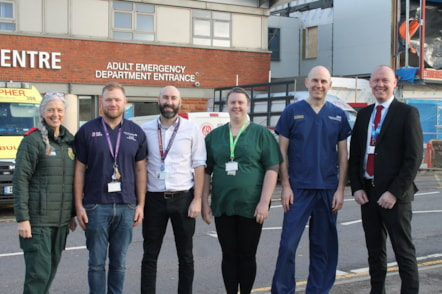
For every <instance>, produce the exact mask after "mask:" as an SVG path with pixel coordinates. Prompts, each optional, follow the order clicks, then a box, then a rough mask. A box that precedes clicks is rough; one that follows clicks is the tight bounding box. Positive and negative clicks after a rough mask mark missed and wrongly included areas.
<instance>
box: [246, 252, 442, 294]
mask: <svg viewBox="0 0 442 294" xmlns="http://www.w3.org/2000/svg"><path fill="white" fill-rule="evenodd" d="M418 265H419V280H420V289H419V293H422V294H441V293H442V259H441V258H440V256H438V257H437V259H434V260H431V261H425V262H421V263H419V262H418ZM305 286H306V281H299V282H297V283H296V293H305ZM385 290H386V293H388V294H399V293H401V279H400V277H399V272H398V268H397V267H396V266H390V267H389V268H388V273H387V279H386V285H385ZM252 293H262V294H270V289H269V288H266V289H255V290H254V291H252ZM368 293H370V277H369V275H368V269H367V270H365V271H360V272H357V273H347V274H338V275H337V276H336V282H335V284H334V286H333V288H332V290H331V291H330V294H368Z"/></svg>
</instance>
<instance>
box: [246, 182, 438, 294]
mask: <svg viewBox="0 0 442 294" xmlns="http://www.w3.org/2000/svg"><path fill="white" fill-rule="evenodd" d="M277 189H280V187H279V186H277ZM274 195H276V197H274V199H273V201H278V199H277V198H278V196H279V195H280V190H279V191H276V192H275V193H274ZM367 266H368V265H367ZM418 267H419V281H420V289H419V293H422V294H442V256H440V255H437V256H434V258H430V259H426V260H424V261H419V260H418ZM387 271H388V273H387V279H386V285H385V290H386V293H388V294H399V293H401V279H400V277H399V272H398V268H397V266H396V264H392V265H389V266H388V269H387ZM306 284H307V281H298V282H297V283H296V293H305V286H306ZM252 293H261V294H270V287H269V288H261V289H255V290H254V291H252ZM368 293H370V276H369V274H368V267H367V268H366V269H361V270H359V271H358V272H350V273H337V275H336V282H335V284H334V286H333V288H332V290H331V291H330V294H368Z"/></svg>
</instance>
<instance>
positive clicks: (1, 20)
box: [0, 0, 17, 32]
mask: <svg viewBox="0 0 442 294" xmlns="http://www.w3.org/2000/svg"><path fill="white" fill-rule="evenodd" d="M0 4H11V5H12V17H2V16H1V14H0V24H12V25H14V29H2V28H1V26H0V31H6V32H15V31H16V30H17V20H16V17H15V14H16V10H15V1H5V0H2V1H0Z"/></svg>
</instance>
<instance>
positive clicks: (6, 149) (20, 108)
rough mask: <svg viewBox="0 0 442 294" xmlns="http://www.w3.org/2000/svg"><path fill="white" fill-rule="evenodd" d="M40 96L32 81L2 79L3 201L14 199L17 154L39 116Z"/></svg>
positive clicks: (0, 185)
mask: <svg viewBox="0 0 442 294" xmlns="http://www.w3.org/2000/svg"><path fill="white" fill-rule="evenodd" d="M41 99H42V97H41V95H40V93H39V91H38V90H37V89H36V88H35V87H34V86H32V85H31V84H29V83H23V82H0V204H4V203H12V202H13V194H12V193H13V191H12V174H13V173H14V168H15V156H16V153H17V149H18V146H19V144H20V142H21V140H22V139H23V135H24V134H25V133H26V132H27V131H29V130H30V129H31V128H32V127H34V126H36V125H37V124H38V122H39V120H40V114H39V106H40V102H41Z"/></svg>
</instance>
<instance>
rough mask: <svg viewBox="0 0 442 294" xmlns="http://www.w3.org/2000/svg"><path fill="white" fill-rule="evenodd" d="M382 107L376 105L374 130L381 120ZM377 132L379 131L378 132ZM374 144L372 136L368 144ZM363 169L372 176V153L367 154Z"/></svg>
mask: <svg viewBox="0 0 442 294" xmlns="http://www.w3.org/2000/svg"><path fill="white" fill-rule="evenodd" d="M383 108H384V106H382V105H378V106H376V114H375V116H374V122H373V124H374V130H376V129H377V128H378V125H379V122H380V121H381V114H382V109H383ZM378 134H379V133H378ZM375 144H376V141H375V140H373V138H371V139H370V145H371V146H374V145H375ZM365 171H366V172H367V174H368V175H369V176H371V177H372V176H373V174H374V154H373V153H371V154H368V157H367V166H366V168H365Z"/></svg>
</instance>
